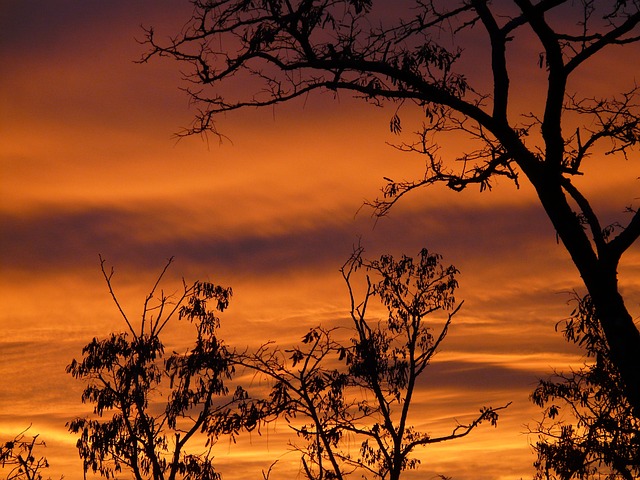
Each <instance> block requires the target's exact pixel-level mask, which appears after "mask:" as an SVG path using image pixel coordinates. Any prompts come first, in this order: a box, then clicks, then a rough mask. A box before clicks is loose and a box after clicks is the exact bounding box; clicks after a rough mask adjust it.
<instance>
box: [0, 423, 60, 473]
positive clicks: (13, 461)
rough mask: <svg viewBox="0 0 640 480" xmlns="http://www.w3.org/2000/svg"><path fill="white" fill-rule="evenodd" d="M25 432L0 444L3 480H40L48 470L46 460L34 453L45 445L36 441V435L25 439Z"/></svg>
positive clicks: (0, 464) (0, 465)
mask: <svg viewBox="0 0 640 480" xmlns="http://www.w3.org/2000/svg"><path fill="white" fill-rule="evenodd" d="M27 430H28V429H27ZM27 430H25V431H24V432H21V433H19V434H18V435H16V436H15V437H14V438H13V439H11V440H9V441H8V442H5V443H4V444H0V467H1V469H2V470H3V471H4V472H5V476H4V479H5V480H42V479H43V477H42V471H43V470H44V469H46V468H49V462H47V459H46V458H45V457H44V456H40V454H39V453H37V452H36V450H38V449H39V447H45V446H46V445H45V443H44V442H43V441H41V440H38V435H33V436H31V437H27V436H26V432H27Z"/></svg>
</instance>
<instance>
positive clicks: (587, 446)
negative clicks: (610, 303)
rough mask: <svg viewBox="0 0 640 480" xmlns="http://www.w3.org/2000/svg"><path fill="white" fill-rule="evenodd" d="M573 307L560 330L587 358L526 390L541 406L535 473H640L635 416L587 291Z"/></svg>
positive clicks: (562, 478) (562, 477)
mask: <svg viewBox="0 0 640 480" xmlns="http://www.w3.org/2000/svg"><path fill="white" fill-rule="evenodd" d="M574 301H575V303H576V308H575V309H574V310H573V312H572V313H571V316H570V317H569V318H568V319H567V321H566V322H565V324H564V328H563V335H564V336H565V338H566V339H567V341H569V342H571V343H574V344H576V345H579V346H580V347H582V348H584V349H585V351H586V357H587V359H588V363H586V364H585V365H584V366H583V367H582V368H580V369H578V370H575V371H571V372H570V373H556V374H555V375H554V376H553V377H551V378H549V379H547V380H541V381H540V383H539V385H538V387H537V388H536V390H535V391H534V392H533V394H532V395H531V399H532V400H533V402H534V403H535V404H536V405H538V406H540V407H542V408H543V409H544V416H543V420H542V421H541V423H540V424H539V425H538V427H537V428H536V429H535V432H536V433H538V435H539V437H538V441H537V443H536V444H535V446H534V449H535V451H536V453H537V457H538V458H537V460H536V462H535V466H536V469H537V474H536V478H538V479H558V480H570V479H580V480H583V479H584V480H586V479H592V478H605V479H611V480H613V479H624V480H631V479H633V478H637V477H638V475H640V422H639V421H638V419H637V417H635V416H634V415H633V411H632V408H631V406H630V404H629V401H628V400H627V398H626V396H625V394H624V391H623V388H622V380H621V378H620V374H619V373H618V371H617V370H616V368H615V366H614V365H613V364H612V361H611V355H610V351H609V345H608V343H607V341H606V339H605V337H604V334H603V332H602V329H601V326H600V323H599V321H598V319H597V315H596V312H595V309H594V305H593V303H592V301H591V298H590V297H589V296H585V297H582V298H580V297H578V296H575V298H574Z"/></svg>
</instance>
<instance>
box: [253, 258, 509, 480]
mask: <svg viewBox="0 0 640 480" xmlns="http://www.w3.org/2000/svg"><path fill="white" fill-rule="evenodd" d="M360 270H362V271H364V272H362V271H360ZM361 273H363V275H360V274H361ZM457 273H458V271H457V269H456V268H455V267H454V266H444V265H442V264H441V263H440V256H439V255H437V254H433V253H430V252H428V251H427V250H422V251H421V252H420V254H419V255H418V256H417V257H416V258H413V257H408V256H402V257H401V258H399V259H395V258H393V257H392V256H390V255H383V256H382V257H380V259H378V260H373V261H367V260H365V259H364V258H363V257H362V249H358V250H357V251H356V252H355V253H354V255H353V256H352V257H351V258H350V259H349V261H348V262H347V263H346V264H345V265H344V267H343V268H342V274H343V277H344V279H345V282H346V284H347V288H348V290H349V294H350V299H351V308H350V312H351V325H349V326H342V327H335V328H325V327H322V326H320V327H316V328H312V329H310V330H309V332H307V334H306V335H304V337H303V339H302V342H301V344H300V345H296V346H294V347H292V348H290V349H283V348H281V347H279V346H277V345H274V344H272V343H268V344H265V345H263V346H262V348H260V349H258V351H256V352H254V353H251V354H249V355H247V356H245V358H244V359H243V360H242V363H243V364H244V365H245V366H247V367H248V368H249V369H251V370H253V371H255V372H258V373H259V374H260V376H261V377H262V378H264V379H266V381H268V382H269V384H270V393H269V397H268V400H267V401H266V402H264V403H262V404H261V407H260V412H261V413H260V415H258V416H259V418H261V419H266V421H272V420H273V419H278V418H284V419H285V420H286V421H287V424H288V425H289V426H290V427H291V428H292V429H293V430H294V431H295V433H296V435H297V437H298V441H292V446H293V448H294V449H295V450H297V451H298V452H299V453H300V456H301V463H302V468H301V474H302V475H303V476H304V478H306V479H308V480H322V479H326V480H331V479H334V480H343V479H346V478H368V479H372V480H399V479H400V478H401V477H402V476H403V473H404V472H405V471H407V470H413V469H416V468H418V466H419V465H420V463H421V460H420V457H419V456H418V452H419V450H420V449H421V448H424V447H428V446H429V445H433V444H437V443H442V442H448V441H453V440H457V439H459V438H462V437H465V436H467V435H468V434H470V433H471V432H472V431H473V430H474V429H475V428H476V427H478V426H479V425H480V424H482V423H485V422H486V423H489V424H491V425H493V426H496V424H497V421H498V414H499V412H500V410H502V409H504V408H506V406H502V407H496V408H492V407H482V408H481V409H480V412H479V413H478V414H477V415H476V416H475V417H474V418H471V419H470V420H469V421H468V422H466V423H458V422H456V423H455V424H454V425H453V426H452V427H451V429H450V430H448V431H446V432H444V433H442V432H440V433H434V432H430V431H425V430H423V429H420V428H417V427H416V426H414V422H415V421H416V420H419V421H421V422H423V421H424V418H423V417H422V416H421V413H420V410H419V409H418V405H419V402H418V401H417V400H416V398H415V394H416V393H417V388H418V382H419V381H420V380H421V379H424V378H425V377H426V376H428V371H427V368H428V366H429V365H430V363H431V361H432V359H433V357H434V356H435V355H436V353H437V351H438V350H439V349H440V348H441V345H442V342H443V340H444V339H445V336H446V334H447V332H448V329H449V326H450V324H451V321H452V319H453V317H454V315H455V314H456V313H457V312H458V310H459V309H460V306H461V304H457V303H456V300H455V290H456V288H457V286H458V283H457V280H456V275H457ZM358 276H359V277H360V280H356V278H357V277H358ZM358 284H359V286H360V287H362V290H364V293H363V294H362V297H360V298H358V295H356V294H355V290H356V289H357V288H356V287H358ZM374 302H375V303H377V302H379V303H380V304H381V305H382V306H383V307H384V310H385V311H386V314H387V316H386V318H385V317H382V318H380V317H379V316H378V315H376V314H372V313H371V311H370V310H371V304H372V303H374ZM427 458H428V457H427Z"/></svg>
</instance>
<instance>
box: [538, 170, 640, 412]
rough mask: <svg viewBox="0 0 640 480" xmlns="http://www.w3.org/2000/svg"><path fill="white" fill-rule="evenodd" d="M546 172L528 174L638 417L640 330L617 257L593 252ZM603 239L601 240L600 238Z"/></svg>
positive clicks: (566, 203) (559, 190)
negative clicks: (627, 299)
mask: <svg viewBox="0 0 640 480" xmlns="http://www.w3.org/2000/svg"><path fill="white" fill-rule="evenodd" d="M549 177H550V175H549V172H545V174H544V175H541V176H539V177H538V178H535V177H534V178H531V177H530V179H531V180H532V183H533V185H534V186H535V187H536V190H537V192H538V196H539V198H540V201H541V202H542V205H543V207H544V209H545V211H546V212H547V215H548V216H549V218H550V219H551V222H552V223H553V226H554V227H555V229H556V232H557V233H558V236H559V237H560V239H561V240H562V242H563V244H564V246H565V248H566V249H567V251H568V252H569V254H570V255H571V259H572V260H573V262H574V264H575V265H576V267H577V268H578V271H579V272H580V275H581V277H582V280H583V282H584V285H585V287H586V288H587V292H588V293H589V295H590V296H591V299H592V301H593V304H594V307H595V310H596V315H597V318H598V320H599V321H600V324H601V326H602V329H603V331H604V334H605V337H606V339H607V343H608V344H609V348H610V352H611V353H610V354H611V361H612V362H613V364H614V365H615V366H616V368H617V369H618V372H619V373H620V376H621V378H622V382H623V385H622V388H623V391H624V393H625V396H626V397H627V400H628V401H629V403H630V404H631V406H632V408H633V411H634V414H635V416H636V417H637V418H640V332H639V331H638V328H637V327H636V326H635V323H634V321H633V318H632V317H631V315H630V314H629V311H628V310H627V308H626V306H625V304H624V300H623V298H622V295H620V292H619V291H618V278H617V275H618V274H617V265H618V260H619V258H618V257H613V256H608V255H607V254H606V253H607V252H606V251H601V252H598V253H599V256H598V254H597V253H596V251H594V247H593V246H592V244H591V242H590V241H589V237H588V236H587V235H588V233H587V230H585V225H583V224H582V223H581V222H580V220H579V218H578V216H577V215H576V213H575V212H574V211H573V210H572V208H571V206H570V205H569V203H568V201H567V198H566V196H565V194H564V192H563V190H562V187H561V186H560V184H559V183H557V182H554V181H553V180H549ZM603 243H604V242H603Z"/></svg>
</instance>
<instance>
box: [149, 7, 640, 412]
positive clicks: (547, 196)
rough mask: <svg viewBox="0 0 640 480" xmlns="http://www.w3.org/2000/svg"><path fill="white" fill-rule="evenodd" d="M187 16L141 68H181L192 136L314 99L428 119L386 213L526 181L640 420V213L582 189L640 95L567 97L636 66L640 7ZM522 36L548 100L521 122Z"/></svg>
mask: <svg viewBox="0 0 640 480" xmlns="http://www.w3.org/2000/svg"><path fill="white" fill-rule="evenodd" d="M193 4H194V14H193V18H192V19H191V20H190V21H189V22H188V23H187V24H186V25H185V27H184V29H183V30H182V31H181V32H179V33H178V34H177V35H176V36H175V37H173V38H172V39H170V40H167V41H163V40H161V39H159V38H158V36H157V35H156V34H155V32H154V31H153V29H149V30H147V38H146V42H147V45H148V46H149V47H150V48H149V51H148V54H147V55H145V56H144V57H143V61H147V60H149V59H150V58H151V57H154V56H167V57H170V58H172V59H174V60H177V61H179V62H181V63H182V64H183V65H182V69H183V71H185V72H186V73H185V74H186V80H187V82H188V88H187V91H188V93H189V95H191V97H192V99H193V100H194V102H195V104H196V105H197V107H198V108H199V113H198V114H197V116H196V121H195V123H194V124H193V126H192V127H191V128H190V129H188V131H187V132H185V133H186V134H193V133H201V132H206V131H213V132H217V130H216V124H215V118H216V115H217V114H219V113H222V112H228V111H232V110H236V109H240V108H244V107H249V106H267V105H273V104H278V103H282V102H287V101H289V100H291V99H294V98H296V97H300V96H302V95H306V94H307V93H309V92H311V91H314V90H326V91H341V90H342V91H348V92H352V93H353V94H354V95H355V96H357V97H360V98H362V99H364V100H365V101H369V102H372V103H374V104H382V103H385V102H391V103H393V104H394V105H395V108H394V112H395V113H394V114H393V115H391V122H390V127H391V129H392V131H394V132H399V131H400V130H401V129H402V120H401V116H402V114H403V112H404V111H406V110H404V109H405V108H410V107H411V106H412V105H413V106H415V107H417V108H418V109H421V110H422V112H423V115H424V119H425V120H424V124H423V125H422V126H421V127H420V126H418V128H419V129H420V131H419V134H418V138H417V140H416V141H415V142H411V143H409V144H404V145H403V146H401V148H404V149H405V150H408V151H413V152H419V153H421V154H423V155H424V158H425V159H426V162H425V164H426V169H425V172H424V176H423V177H422V178H420V179H417V180H415V181H401V182H389V183H388V184H387V185H386V186H385V187H384V189H383V197H382V198H380V199H378V200H377V201H375V202H373V204H374V206H375V207H376V209H377V213H378V214H380V215H384V214H385V213H387V212H388V210H389V208H390V207H391V206H392V205H393V204H394V203H395V202H396V201H398V199H400V198H401V197H403V196H404V195H405V194H406V193H408V192H410V191H412V190H413V189H415V188H418V187H421V186H425V185H430V184H434V183H437V182H442V183H444V184H446V185H447V186H449V187H450V188H451V189H453V190H457V191H459V190H463V189H465V188H466V187H468V186H470V185H479V186H480V188H481V189H485V188H491V187H492V185H493V184H494V181H495V179H496V178H497V177H502V178H507V179H510V180H513V181H514V182H516V183H518V182H522V181H523V179H524V180H525V181H528V182H530V183H531V185H532V186H533V187H534V189H535V191H536V192H537V195H538V197H539V200H540V203H541V205H542V207H543V208H544V210H545V211H546V213H547V215H548V217H549V219H550V220H551V222H552V224H553V226H554V228H555V230H556V232H557V235H558V237H559V239H560V240H561V242H562V243H563V244H564V246H565V247H566V249H567V251H568V252H569V254H570V256H571V258H572V260H573V262H574V263H575V265H576V267H577V269H578V272H579V274H580V275H581V277H582V280H583V281H584V285H585V287H586V289H587V292H588V293H589V295H590V297H591V299H592V301H593V305H594V308H595V310H596V312H597V318H598V319H599V322H600V323H601V326H602V330H603V332H604V335H605V337H606V339H607V342H608V343H609V345H610V347H611V348H610V354H611V359H612V362H613V364H614V365H615V367H616V368H617V369H618V370H619V372H620V375H621V378H622V381H623V385H624V391H625V394H626V395H627V397H628V399H629V401H630V403H631V405H632V406H633V410H634V412H635V415H636V416H639V417H640V333H639V331H638V329H637V328H636V326H635V324H634V322H633V318H632V316H631V315H630V313H629V311H628V309H627V307H626V306H625V302H624V299H623V297H622V295H621V294H620V291H619V288H618V277H617V267H618V264H619V262H620V259H621V257H622V255H623V254H624V252H625V251H627V250H628V249H629V248H630V247H631V246H632V245H633V244H634V242H636V240H637V239H638V236H639V235H640V213H638V211H637V210H636V209H635V207H634V206H633V205H632V204H631V202H633V198H630V199H629V202H630V203H628V204H623V205H620V212H621V216H620V220H619V221H617V222H615V223H613V224H611V225H608V224H604V223H602V220H601V219H600V218H599V217H598V215H597V213H596V212H597V211H598V209H597V208H596V206H594V205H593V204H592V202H593V199H589V198H587V196H586V194H585V193H584V192H583V191H581V190H580V188H579V187H578V186H577V184H576V182H575V179H576V178H577V177H578V176H580V175H582V174H584V172H585V168H584V167H585V165H586V164H587V163H588V162H597V161H603V158H605V156H607V155H608V157H607V160H606V161H607V162H611V160H612V159H613V158H615V157H623V158H632V155H635V154H636V152H637V149H636V147H637V145H638V139H639V138H640V116H639V114H640V109H639V106H638V86H637V85H636V84H635V83H634V80H633V79H632V78H630V79H629V85H628V87H627V88H626V90H623V91H611V92H606V93H605V94H604V95H602V96H599V97H594V96H593V95H592V94H590V93H588V92H582V91H574V90H572V89H573V88H577V87H574V85H578V84H579V83H578V82H573V80H574V79H576V78H578V79H579V78H580V76H581V75H582V74H584V72H585V69H586V68H588V67H589V66H591V65H594V64H595V62H597V61H598V59H599V58H601V57H602V56H604V55H607V54H608V53H609V52H611V51H612V49H615V48H624V49H628V50H629V52H630V57H629V58H632V57H633V55H637V52H638V50H637V42H638V41H639V40H640V27H639V25H638V24H639V22H640V3H639V2H638V1H637V0H608V1H604V0H603V1H595V0H581V1H574V0H537V1H534V0H512V1H506V0H505V1H503V2H489V1H486V0H464V1H462V0H459V1H438V0H413V1H408V2H398V3H395V2H393V3H391V2H374V1H373V0H219V1H214V0H210V1H198V0H194V1H193ZM520 39H525V40H526V41H527V42H529V44H531V43H533V44H534V45H535V47H534V49H533V51H536V49H537V51H538V52H539V53H535V54H533V55H532V56H531V58H529V59H528V62H529V65H532V66H534V68H538V69H540V71H543V72H544V75H545V80H544V81H543V82H542V83H541V84H540V85H539V88H538V89H537V92H535V93H537V94H539V97H538V96H536V95H529V96H530V97H531V98H533V99H536V102H537V104H536V105H535V106H525V107H524V108H526V110H524V111H517V108H521V107H522V105H520V104H517V103H514V101H513V98H515V97H516V96H517V95H518V92H517V91H514V85H515V82H514V80H516V79H518V77H519V76H520V75H521V74H522V72H521V71H518V70H517V68H514V67H513V65H512V64H513V63H514V62H512V61H511V60H512V57H510V56H509V55H510V53H511V52H512V49H513V48H515V47H514V45H517V44H518V43H517V41H518V40H520ZM478 45H486V47H482V48H485V51H484V54H485V55H484V57H483V58H486V62H485V63H484V64H482V65H479V64H477V63H476V66H475V67H473V68H469V64H468V63H467V64H466V65H467V67H466V68H467V70H466V71H465V67H464V65H465V63H464V60H465V59H466V57H465V55H467V54H468V52H469V51H471V52H473V51H474V49H475V48H478ZM529 51H531V50H529ZM634 52H635V53H634ZM472 54H473V53H472ZM476 54H477V52H476ZM476 69H478V70H480V71H482V72H484V77H483V81H475V80H474V74H475V73H476V72H475V70H476ZM248 77H250V78H252V79H253V80H256V81H258V82H260V84H259V85H258V86H256V88H255V90H254V91H253V93H248V94H246V96H241V97H237V98H229V97H228V96H226V95H223V94H222V92H223V91H224V87H226V86H228V85H233V83H234V82H242V81H243V80H245V79H246V78H248ZM476 80H477V77H476ZM487 85H488V87H487ZM239 91H240V93H241V94H242V93H246V92H247V89H246V88H245V89H242V90H239ZM527 93H530V92H525V93H524V94H523V93H522V92H519V95H521V96H522V95H526V94H527ZM538 98H539V100H537V99H538ZM400 107H403V108H400ZM452 132H453V133H456V132H457V133H458V134H460V135H462V136H463V138H466V139H468V140H470V143H469V144H468V145H469V147H468V148H467V149H466V150H465V151H463V152H462V153H461V154H460V155H459V156H458V157H456V158H447V156H446V154H444V155H443V156H441V153H440V152H439V150H438V144H437V141H438V135H439V134H442V133H446V134H450V133H452ZM465 145H467V144H465ZM389 176H391V177H392V176H393V175H392V174H391V173H390V175H389ZM625 210H626V212H627V216H626V217H625V216H624V215H623V214H622V213H623V211H625Z"/></svg>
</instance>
